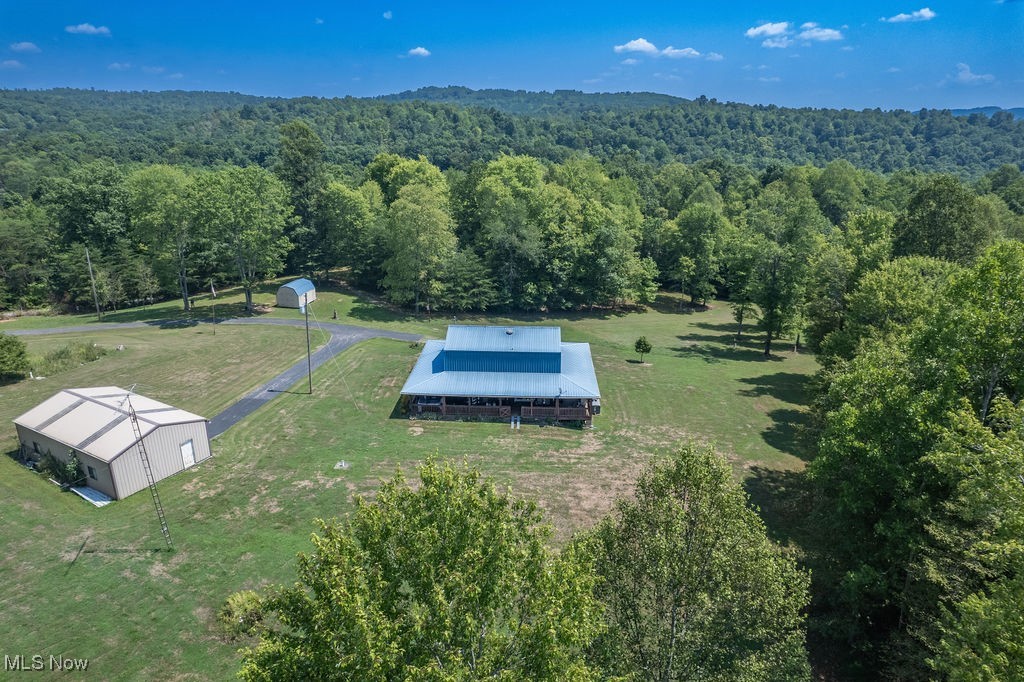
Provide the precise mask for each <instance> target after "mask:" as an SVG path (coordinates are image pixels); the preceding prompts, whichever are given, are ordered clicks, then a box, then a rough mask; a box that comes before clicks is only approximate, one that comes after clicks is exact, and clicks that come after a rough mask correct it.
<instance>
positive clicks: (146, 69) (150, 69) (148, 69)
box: [142, 66, 167, 73]
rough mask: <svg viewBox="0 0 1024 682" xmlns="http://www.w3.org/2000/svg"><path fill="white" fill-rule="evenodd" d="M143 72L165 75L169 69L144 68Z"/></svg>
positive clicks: (158, 67) (157, 67) (160, 67)
mask: <svg viewBox="0 0 1024 682" xmlns="http://www.w3.org/2000/svg"><path fill="white" fill-rule="evenodd" d="M142 70H143V71H145V72H146V73H163V72H164V71H166V70H167V69H165V68H164V67H162V66H143V67H142Z"/></svg>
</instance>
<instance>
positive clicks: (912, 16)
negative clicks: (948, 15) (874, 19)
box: [879, 7, 939, 24]
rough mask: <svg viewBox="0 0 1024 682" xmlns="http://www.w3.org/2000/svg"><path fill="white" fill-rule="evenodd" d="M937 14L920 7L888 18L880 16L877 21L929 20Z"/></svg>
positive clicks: (900, 22)
mask: <svg viewBox="0 0 1024 682" xmlns="http://www.w3.org/2000/svg"><path fill="white" fill-rule="evenodd" d="M937 16H939V15H938V14H936V13H935V12H933V11H931V10H930V9H929V8H927V7H922V8H921V9H919V10H916V11H914V12H911V13H909V14H907V13H906V12H900V13H899V14H896V15H894V16H891V17H889V18H886V17H882V18H881V19H879V21H885V22H888V23H890V24H902V23H903V22H906V21H931V20H932V19H934V18H935V17H937Z"/></svg>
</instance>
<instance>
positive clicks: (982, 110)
mask: <svg viewBox="0 0 1024 682" xmlns="http://www.w3.org/2000/svg"><path fill="white" fill-rule="evenodd" d="M1000 111H1006V112H1009V113H1010V114H1012V115H1013V117H1014V118H1015V119H1017V120H1018V121H1020V120H1021V119H1024V107H1014V108H1012V109H1003V108H1002V107H996V106H988V107H974V108H973V109H952V110H951V112H952V114H953V115H954V116H970V115H971V114H984V115H985V116H988V117H989V118H992V115H993V114H995V113H998V112H1000Z"/></svg>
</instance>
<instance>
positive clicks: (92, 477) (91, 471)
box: [85, 466, 96, 480]
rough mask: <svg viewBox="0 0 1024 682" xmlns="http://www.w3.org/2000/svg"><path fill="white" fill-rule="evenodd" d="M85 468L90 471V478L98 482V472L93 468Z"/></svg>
mask: <svg viewBox="0 0 1024 682" xmlns="http://www.w3.org/2000/svg"><path fill="white" fill-rule="evenodd" d="M85 468H86V469H88V470H89V478H91V479H93V480H96V470H95V469H93V468H92V467H91V466H87V467H85Z"/></svg>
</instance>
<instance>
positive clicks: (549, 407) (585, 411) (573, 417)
mask: <svg viewBox="0 0 1024 682" xmlns="http://www.w3.org/2000/svg"><path fill="white" fill-rule="evenodd" d="M410 408H411V412H412V414H413V415H421V414H424V413H430V414H438V415H440V416H441V417H461V416H479V417H497V418H499V419H507V418H511V417H520V418H521V419H527V420H543V419H554V420H555V421H584V422H587V423H588V424H589V423H591V420H592V419H593V415H594V412H593V401H592V400H591V399H590V398H487V397H477V396H413V397H412V400H411V401H410Z"/></svg>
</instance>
